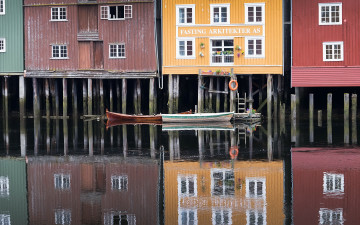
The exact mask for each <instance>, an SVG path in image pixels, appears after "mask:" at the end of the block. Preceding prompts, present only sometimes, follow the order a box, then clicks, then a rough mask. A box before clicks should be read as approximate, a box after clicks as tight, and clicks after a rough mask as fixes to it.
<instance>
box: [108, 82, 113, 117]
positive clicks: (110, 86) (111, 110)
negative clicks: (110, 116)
mask: <svg viewBox="0 0 360 225" xmlns="http://www.w3.org/2000/svg"><path fill="white" fill-rule="evenodd" d="M109 98H110V107H109V108H110V112H114V99H113V87H112V82H111V81H110V82H109Z"/></svg>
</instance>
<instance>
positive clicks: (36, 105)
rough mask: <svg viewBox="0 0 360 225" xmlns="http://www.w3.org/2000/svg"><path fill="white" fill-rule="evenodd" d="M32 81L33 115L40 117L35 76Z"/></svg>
mask: <svg viewBox="0 0 360 225" xmlns="http://www.w3.org/2000/svg"><path fill="white" fill-rule="evenodd" d="M32 81H33V107H34V108H33V109H34V117H40V98H39V90H38V81H37V79H36V78H33V79H32Z"/></svg>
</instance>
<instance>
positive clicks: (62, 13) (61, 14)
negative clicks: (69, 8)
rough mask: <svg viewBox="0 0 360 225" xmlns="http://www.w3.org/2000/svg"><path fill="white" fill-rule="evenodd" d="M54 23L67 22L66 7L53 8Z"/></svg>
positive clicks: (52, 18) (52, 17)
mask: <svg viewBox="0 0 360 225" xmlns="http://www.w3.org/2000/svg"><path fill="white" fill-rule="evenodd" d="M51 20H52V21H66V7H53V8H51Z"/></svg>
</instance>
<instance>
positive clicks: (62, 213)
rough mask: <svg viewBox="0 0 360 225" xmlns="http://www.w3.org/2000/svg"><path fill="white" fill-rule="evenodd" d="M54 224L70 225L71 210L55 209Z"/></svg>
mask: <svg viewBox="0 0 360 225" xmlns="http://www.w3.org/2000/svg"><path fill="white" fill-rule="evenodd" d="M55 224H56V225H58V224H59V225H70V224H71V210H69V209H57V210H55Z"/></svg>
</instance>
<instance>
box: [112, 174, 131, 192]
mask: <svg viewBox="0 0 360 225" xmlns="http://www.w3.org/2000/svg"><path fill="white" fill-rule="evenodd" d="M116 180H118V184H119V187H116V184H115V181H116ZM124 181H126V183H125V182H124ZM128 189H129V178H128V176H127V175H112V176H111V190H117V191H127V190H128Z"/></svg>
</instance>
